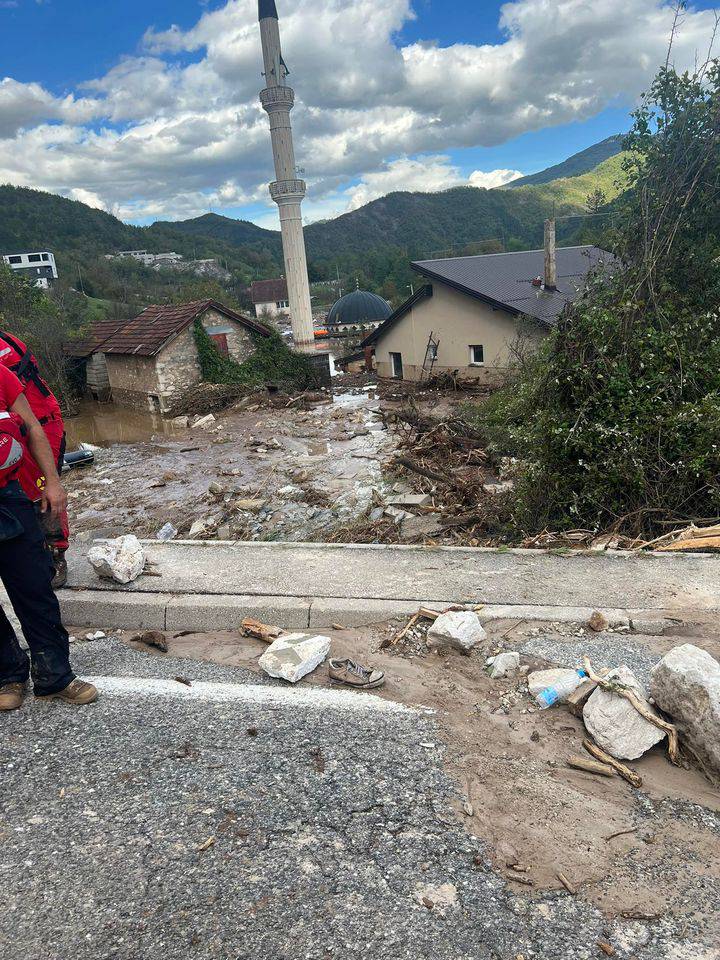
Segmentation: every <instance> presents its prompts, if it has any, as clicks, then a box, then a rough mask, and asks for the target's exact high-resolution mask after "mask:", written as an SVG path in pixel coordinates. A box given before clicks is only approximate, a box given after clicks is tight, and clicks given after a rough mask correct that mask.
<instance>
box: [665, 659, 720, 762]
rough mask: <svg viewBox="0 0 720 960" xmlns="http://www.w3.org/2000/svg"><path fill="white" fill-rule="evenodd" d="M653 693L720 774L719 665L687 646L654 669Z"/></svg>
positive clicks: (689, 740)
mask: <svg viewBox="0 0 720 960" xmlns="http://www.w3.org/2000/svg"><path fill="white" fill-rule="evenodd" d="M650 692H651V694H652V696H653V698H654V700H655V702H656V703H657V705H658V706H659V707H660V709H661V710H664V711H665V713H669V714H670V716H671V717H672V719H673V723H675V725H676V726H677V728H678V732H679V733H680V736H681V739H683V740H686V741H687V742H688V744H689V745H690V747H691V748H692V749H693V750H694V751H695V753H697V755H698V756H699V757H700V759H701V760H702V761H703V763H705V764H706V765H707V766H709V767H710V768H711V769H713V770H715V771H716V772H718V773H720V663H718V661H717V660H716V659H715V658H714V657H711V656H710V654H709V653H706V652H705V650H701V649H700V648H699V647H696V646H693V644H691V643H684V644H682V646H680V647H674V648H673V649H672V650H671V651H670V652H669V653H667V654H665V656H664V657H663V658H662V660H661V661H660V663H658V664H657V666H656V667H655V668H654V669H653V672H652V679H651V681H650Z"/></svg>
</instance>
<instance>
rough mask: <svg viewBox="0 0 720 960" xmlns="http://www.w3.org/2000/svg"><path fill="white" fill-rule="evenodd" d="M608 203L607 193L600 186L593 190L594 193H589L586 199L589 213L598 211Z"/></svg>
mask: <svg viewBox="0 0 720 960" xmlns="http://www.w3.org/2000/svg"><path fill="white" fill-rule="evenodd" d="M606 203H607V194H606V193H605V191H604V190H601V189H600V187H598V188H597V190H593V192H592V193H589V194H588V196H587V198H586V200H585V206H586V207H587V211H588V213H598V212H599V211H600V208H601V207H604V206H605V204H606Z"/></svg>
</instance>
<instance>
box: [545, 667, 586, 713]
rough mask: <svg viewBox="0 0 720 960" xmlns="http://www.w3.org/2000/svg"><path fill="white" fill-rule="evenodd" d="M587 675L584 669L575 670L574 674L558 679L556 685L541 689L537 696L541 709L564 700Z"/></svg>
mask: <svg viewBox="0 0 720 960" xmlns="http://www.w3.org/2000/svg"><path fill="white" fill-rule="evenodd" d="M586 677H587V673H585V671H584V670H575V672H574V673H573V674H572V676H571V675H570V674H568V675H567V677H564V678H563V679H562V680H560V681H558V683H556V684H555V685H554V686H552V687H546V688H545V689H544V690H541V691H540V693H538V695H537V696H536V697H535V701H536V703H537V705H538V706H539V707H540V709H541V710H547V708H548V707H551V706H552V705H553V704H554V703H557V702H558V700H564V699H565V697H569V696H570V694H571V693H572V692H573V691H574V690H577V688H578V687H579V686H580V684H581V683H582V682H583V680H584V679H585V678H586Z"/></svg>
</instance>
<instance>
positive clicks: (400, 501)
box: [385, 493, 430, 507]
mask: <svg viewBox="0 0 720 960" xmlns="http://www.w3.org/2000/svg"><path fill="white" fill-rule="evenodd" d="M385 499H386V501H387V504H388V506H390V507H424V506H426V505H427V504H428V503H430V496H429V495H428V494H427V493H390V494H388V496H387V497H386V498H385Z"/></svg>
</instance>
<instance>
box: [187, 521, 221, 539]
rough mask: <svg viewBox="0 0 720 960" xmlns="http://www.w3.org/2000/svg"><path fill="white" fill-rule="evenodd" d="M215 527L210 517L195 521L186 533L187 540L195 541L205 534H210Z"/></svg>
mask: <svg viewBox="0 0 720 960" xmlns="http://www.w3.org/2000/svg"><path fill="white" fill-rule="evenodd" d="M215 527H216V523H215V521H214V520H213V519H212V517H206V518H205V519H204V520H196V521H195V523H193V525H192V526H191V527H190V531H189V533H188V540H195V539H197V537H202V536H204V535H205V534H206V533H210V532H211V531H212V530H214V529H215Z"/></svg>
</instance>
